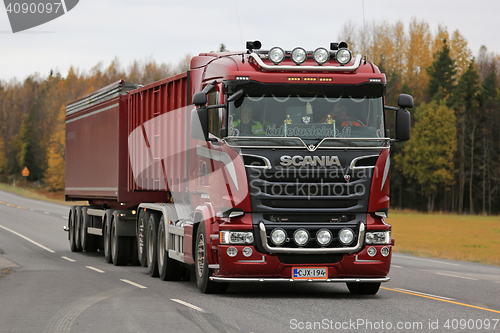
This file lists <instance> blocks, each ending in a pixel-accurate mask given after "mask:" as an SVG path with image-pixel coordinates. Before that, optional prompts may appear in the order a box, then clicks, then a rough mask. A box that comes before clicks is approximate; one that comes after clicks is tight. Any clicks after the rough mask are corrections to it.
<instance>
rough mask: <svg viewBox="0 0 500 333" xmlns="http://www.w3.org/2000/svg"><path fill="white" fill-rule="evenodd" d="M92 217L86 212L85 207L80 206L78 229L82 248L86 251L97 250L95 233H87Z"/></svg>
mask: <svg viewBox="0 0 500 333" xmlns="http://www.w3.org/2000/svg"><path fill="white" fill-rule="evenodd" d="M91 219H92V217H91V216H90V215H89V214H87V207H82V227H81V229H80V240H81V243H82V250H83V251H87V252H96V251H97V238H96V236H95V235H92V234H89V233H88V229H87V228H88V227H90V226H91V223H90V221H91Z"/></svg>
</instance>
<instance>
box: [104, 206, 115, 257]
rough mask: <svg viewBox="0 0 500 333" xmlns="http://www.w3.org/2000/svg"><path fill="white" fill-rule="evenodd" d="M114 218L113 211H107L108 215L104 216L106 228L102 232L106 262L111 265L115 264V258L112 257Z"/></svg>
mask: <svg viewBox="0 0 500 333" xmlns="http://www.w3.org/2000/svg"><path fill="white" fill-rule="evenodd" d="M112 218H113V213H112V212H111V211H106V215H104V226H103V230H102V237H103V239H102V243H103V247H104V260H106V262H107V263H109V264H111V263H112V262H113V258H112V257H111V246H110V245H111V244H110V243H111V239H110V236H111V234H110V229H111V223H110V222H111V221H110V220H111V219H112Z"/></svg>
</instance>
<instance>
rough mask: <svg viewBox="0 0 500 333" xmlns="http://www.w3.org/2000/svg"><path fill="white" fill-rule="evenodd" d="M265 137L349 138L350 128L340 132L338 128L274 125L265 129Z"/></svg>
mask: <svg viewBox="0 0 500 333" xmlns="http://www.w3.org/2000/svg"><path fill="white" fill-rule="evenodd" d="M266 136H273V137H287V136H288V137H297V136H298V137H310V138H328V137H331V138H350V137H351V127H350V126H344V127H342V131H340V130H339V129H338V128H331V127H329V126H328V127H327V126H315V125H312V126H310V127H299V126H285V125H281V126H279V127H276V125H272V126H269V125H268V126H267V127H266Z"/></svg>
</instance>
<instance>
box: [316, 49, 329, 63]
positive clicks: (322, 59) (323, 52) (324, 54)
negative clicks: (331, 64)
mask: <svg viewBox="0 0 500 333" xmlns="http://www.w3.org/2000/svg"><path fill="white" fill-rule="evenodd" d="M313 58H314V61H316V63H317V64H318V65H320V66H321V65H323V64H325V63H326V62H328V60H330V52H328V50H327V49H325V48H323V47H320V48H318V49H316V50H315V51H314V53H313Z"/></svg>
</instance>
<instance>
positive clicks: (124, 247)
mask: <svg viewBox="0 0 500 333" xmlns="http://www.w3.org/2000/svg"><path fill="white" fill-rule="evenodd" d="M109 245H110V248H111V260H112V261H113V265H115V266H123V265H126V264H128V261H129V247H128V245H129V238H128V237H125V236H117V235H116V222H115V219H114V218H113V219H111V233H110V244H109Z"/></svg>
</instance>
